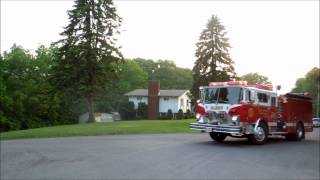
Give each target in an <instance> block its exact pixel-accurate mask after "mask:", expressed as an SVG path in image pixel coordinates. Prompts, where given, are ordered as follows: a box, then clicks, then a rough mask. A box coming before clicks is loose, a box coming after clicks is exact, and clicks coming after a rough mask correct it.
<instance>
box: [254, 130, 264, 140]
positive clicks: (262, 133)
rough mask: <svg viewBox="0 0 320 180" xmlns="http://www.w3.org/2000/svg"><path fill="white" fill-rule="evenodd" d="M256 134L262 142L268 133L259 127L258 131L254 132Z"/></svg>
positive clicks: (257, 138)
mask: <svg viewBox="0 0 320 180" xmlns="http://www.w3.org/2000/svg"><path fill="white" fill-rule="evenodd" d="M254 136H255V138H256V140H257V141H259V142H261V141H263V140H264V139H265V136H266V134H265V132H264V130H263V128H262V127H258V128H257V130H256V132H255V133H254Z"/></svg>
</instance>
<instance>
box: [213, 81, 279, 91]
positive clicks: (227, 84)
mask: <svg viewBox="0 0 320 180" xmlns="http://www.w3.org/2000/svg"><path fill="white" fill-rule="evenodd" d="M230 85H244V86H249V85H250V83H249V81H227V82H209V86H230ZM252 86H253V87H255V88H258V89H264V90H268V91H272V89H273V87H272V85H261V84H256V85H252Z"/></svg>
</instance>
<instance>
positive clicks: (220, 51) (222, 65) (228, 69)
mask: <svg viewBox="0 0 320 180" xmlns="http://www.w3.org/2000/svg"><path fill="white" fill-rule="evenodd" d="M226 34H227V32H226V31H225V27H224V26H223V25H221V23H220V20H219V18H218V17H217V16H216V15H213V16H212V17H211V19H210V20H209V21H208V24H207V26H206V28H205V29H204V30H203V31H202V33H201V35H200V38H199V42H198V43H197V44H196V46H197V50H196V53H195V56H196V58H197V60H196V62H195V64H194V67H193V87H192V90H191V92H192V94H193V96H195V97H196V98H198V88H199V86H202V85H208V82H216V81H228V80H230V79H231V78H234V77H235V75H236V74H235V71H234V67H233V64H234V62H233V60H232V59H231V58H230V55H229V48H230V44H229V42H228V41H229V39H228V38H226Z"/></svg>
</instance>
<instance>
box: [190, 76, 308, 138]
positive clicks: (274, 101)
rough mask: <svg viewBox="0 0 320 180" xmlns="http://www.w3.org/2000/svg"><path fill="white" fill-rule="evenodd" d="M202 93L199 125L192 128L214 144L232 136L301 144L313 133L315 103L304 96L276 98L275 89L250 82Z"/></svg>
mask: <svg viewBox="0 0 320 180" xmlns="http://www.w3.org/2000/svg"><path fill="white" fill-rule="evenodd" d="M199 89H200V97H201V99H199V100H198V101H197V106H196V119H197V122H196V123H191V124H190V128H191V129H194V130H200V131H202V132H208V133H209V135H210V137H211V138H212V139H213V140H215V141H218V142H222V141H223V140H224V139H225V138H226V137H227V136H232V137H241V138H242V137H246V138H248V139H249V141H250V142H251V143H252V144H264V143H266V142H267V139H268V135H283V136H285V137H286V138H287V139H289V140H297V141H300V140H302V139H303V138H304V137H305V132H311V131H312V103H311V100H312V99H311V98H310V97H308V96H306V95H304V94H292V93H287V94H285V95H281V96H277V93H276V92H274V91H272V86H265V85H250V84H249V83H248V81H230V82H212V83H209V86H201V87H200V88H199Z"/></svg>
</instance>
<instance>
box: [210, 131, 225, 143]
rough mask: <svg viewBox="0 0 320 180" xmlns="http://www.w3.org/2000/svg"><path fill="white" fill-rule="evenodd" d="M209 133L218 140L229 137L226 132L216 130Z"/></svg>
mask: <svg viewBox="0 0 320 180" xmlns="http://www.w3.org/2000/svg"><path fill="white" fill-rule="evenodd" d="M209 135H210V137H211V138H212V139H213V140H215V141H217V142H222V141H223V140H224V139H226V137H227V135H226V134H224V133H216V132H210V133H209Z"/></svg>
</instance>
